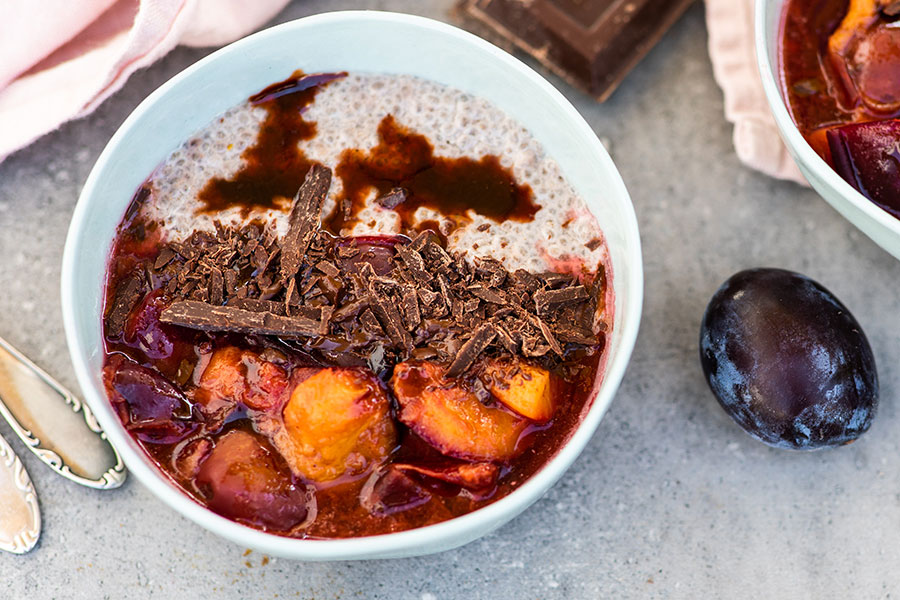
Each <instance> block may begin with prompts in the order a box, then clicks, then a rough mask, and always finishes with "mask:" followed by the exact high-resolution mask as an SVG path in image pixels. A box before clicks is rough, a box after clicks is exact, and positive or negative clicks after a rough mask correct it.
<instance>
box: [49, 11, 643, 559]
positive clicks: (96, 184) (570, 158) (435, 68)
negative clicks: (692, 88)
mask: <svg viewBox="0 0 900 600" xmlns="http://www.w3.org/2000/svg"><path fill="white" fill-rule="evenodd" d="M298 68H299V69H303V70H304V71H306V72H320V71H326V72H327V71H338V70H349V71H358V72H363V71H366V72H382V73H405V74H412V75H418V76H421V77H424V78H428V79H432V80H434V81H438V82H440V83H444V84H447V85H450V86H453V87H456V88H460V89H463V90H466V91H469V92H471V93H473V94H476V95H478V96H481V97H484V98H487V99H489V100H491V101H492V102H494V103H495V104H496V105H497V106H499V107H500V108H501V109H503V110H504V111H506V112H507V113H508V114H510V115H511V116H513V117H515V118H516V119H518V120H519V121H520V122H521V123H523V124H524V125H526V126H527V127H528V128H530V129H531V131H532V133H533V134H534V136H535V137H536V138H537V139H538V140H539V141H540V142H541V143H542V144H543V145H544V147H545V149H546V150H547V151H548V152H549V153H550V155H552V156H553V157H554V158H555V159H556V160H557V162H558V163H559V165H560V167H561V168H562V170H563V172H564V174H565V176H566V177H567V178H568V180H569V181H570V182H571V183H572V185H573V186H574V187H575V189H576V190H577V191H578V192H579V193H580V195H581V196H582V197H584V198H585V199H586V201H587V204H588V206H589V207H590V209H591V210H592V212H594V213H595V214H596V216H597V218H598V220H599V222H600V223H601V225H602V227H603V231H604V234H605V236H606V241H607V244H608V246H609V251H610V254H611V261H612V285H613V289H614V291H615V319H614V324H613V328H612V335H611V345H610V349H609V355H608V361H607V363H606V368H605V374H604V376H603V378H602V382H601V383H600V384H599V385H598V386H597V387H596V388H595V390H594V393H595V398H594V400H593V405H592V407H591V409H590V411H589V413H588V414H587V416H586V418H585V419H584V421H583V422H582V423H581V425H580V426H579V427H578V429H577V430H576V431H575V433H574V434H573V436H572V437H571V439H570V440H569V441H568V442H567V443H566V445H565V446H564V447H563V448H562V449H561V450H560V451H559V452H558V453H557V455H556V456H555V457H554V458H553V459H552V460H551V461H550V462H549V463H548V464H547V465H546V466H545V467H544V468H543V469H541V470H540V471H539V472H538V473H536V474H535V475H534V476H533V477H532V478H531V479H530V480H528V481H527V482H526V483H525V484H523V485H522V486H521V487H520V488H519V489H517V490H516V491H515V492H513V493H512V494H510V495H509V496H507V497H505V498H503V499H501V500H499V501H497V502H495V503H493V504H491V505H489V506H487V507H485V508H482V509H480V510H477V511H475V512H472V513H469V514H467V515H464V516H462V517H459V518H456V519H452V520H450V521H447V522H444V523H440V524H437V525H432V526H429V527H425V528H421V529H414V530H410V531H404V532H400V533H393V534H389V535H382V536H374V537H366V538H356V539H348V540H297V539H288V538H285V537H280V536H276V535H272V534H267V533H263V532H261V531H257V530H254V529H251V528H249V527H245V526H243V525H240V524H238V523H235V522H233V521H229V520H227V519H225V518H223V517H221V516H219V515H217V514H215V513H213V512H212V511H210V510H207V509H206V508H204V507H202V506H201V505H200V504H198V503H197V502H195V501H194V500H192V499H190V498H189V497H188V496H187V495H185V494H184V493H183V492H182V491H180V490H179V489H178V488H177V487H176V486H175V485H173V484H172V483H171V482H170V481H169V480H168V479H167V478H166V477H164V476H163V475H162V474H161V472H160V471H159V470H158V469H157V468H156V467H155V466H154V465H153V463H152V462H151V461H150V460H149V459H148V458H147V456H146V455H145V453H144V452H143V451H142V450H141V449H140V447H139V446H138V445H137V444H136V443H135V441H134V440H133V439H132V438H131V437H130V436H129V435H128V433H127V432H126V431H125V429H124V428H123V427H122V425H121V423H120V422H119V419H118V418H117V417H116V415H115V413H114V412H113V410H112V409H111V406H110V403H109V401H108V400H107V398H106V396H105V394H104V391H103V385H102V382H101V377H100V371H101V366H102V358H103V352H102V348H103V338H102V333H101V320H102V319H101V316H102V313H101V311H102V305H103V287H104V283H103V282H104V273H105V270H106V265H107V259H108V257H109V253H110V248H111V243H112V240H113V237H114V235H115V231H116V226H117V225H118V223H119V221H120V219H121V218H122V215H123V214H124V211H125V208H126V207H127V205H128V203H129V201H130V200H131V197H132V195H133V194H134V192H135V190H136V189H137V187H138V186H139V185H140V184H141V182H143V181H144V179H145V178H146V177H147V176H148V175H149V174H150V173H151V172H152V171H153V169H154V168H155V167H156V166H157V165H158V164H159V163H160V162H161V161H162V160H163V159H164V158H165V157H166V156H167V155H168V154H169V153H170V152H171V151H172V150H174V149H175V148H176V147H178V146H179V145H180V144H182V143H183V142H184V141H185V140H186V139H188V138H189V137H190V136H191V134H192V133H194V132H195V131H196V130H198V129H200V128H201V127H202V126H204V125H206V124H207V123H209V122H210V121H211V120H212V119H213V118H214V117H215V116H216V115H218V114H219V113H221V112H223V111H224V110H226V109H228V108H229V107H231V106H233V105H235V104H238V103H240V102H242V101H244V100H245V99H246V98H247V97H248V96H250V95H251V94H253V93H254V92H256V91H258V90H260V89H262V88H263V87H265V86H266V85H268V84H270V83H272V82H273V81H280V80H281V79H284V77H285V76H286V75H287V74H290V73H291V72H293V71H294V70H295V69H298ZM62 272H63V274H62V304H63V317H64V320H65V328H66V336H67V339H68V343H69V351H70V353H71V356H72V361H73V363H74V366H75V372H76V374H77V377H78V381H79V383H80V384H81V388H82V391H83V392H84V397H85V399H86V400H87V402H88V404H89V405H90V407H91V408H92V409H93V411H94V414H96V416H97V419H98V420H99V422H100V424H101V425H102V426H103V428H104V429H105V430H106V432H107V433H108V434H109V437H110V439H111V440H112V442H113V443H114V444H115V446H116V447H117V448H118V449H119V451H120V452H121V453H122V456H123V458H124V460H125V463H126V465H127V466H128V468H129V469H130V470H131V472H132V473H133V474H134V475H135V476H136V477H137V478H138V479H139V480H140V481H141V482H142V483H143V484H144V485H146V486H147V487H149V488H150V490H151V491H152V492H153V493H155V494H156V495H157V496H158V497H159V498H160V499H162V500H163V501H164V502H165V503H166V504H168V505H169V506H171V507H172V508H174V509H175V510H177V511H178V512H180V513H182V514H183V515H185V516H187V517H188V518H190V519H191V520H193V521H195V522H196V523H199V524H200V525H202V526H204V527H206V528H208V529H210V530H212V531H213V532H215V533H217V534H219V535H222V536H224V537H226V538H228V539H230V540H232V541H234V542H236V543H238V544H241V545H243V546H245V547H250V548H254V549H256V550H259V551H261V552H265V553H268V554H272V555H276V556H283V557H290V558H299V559H308V560H337V559H359V558H389V557H399V556H410V555H417V554H426V553H430V552H438V551H441V550H447V549H450V548H453V547H456V546H459V545H461V544H464V543H467V542H469V541H471V540H474V539H475V538H477V537H479V536H482V535H484V534H485V533H487V532H489V531H491V530H493V529H495V528H497V527H499V526H500V525H502V524H503V523H505V522H507V521H508V520H509V519H511V518H513V517H514V516H515V515H517V514H519V513H520V512H522V511H523V510H525V509H526V508H527V507H528V506H529V505H530V504H532V503H533V502H534V501H535V500H537V499H538V498H539V497H540V496H541V495H542V494H543V493H544V492H545V491H546V490H547V489H548V488H549V487H550V486H551V485H553V483H555V482H556V480H557V479H559V477H560V476H561V475H562V474H563V472H564V471H565V470H566V469H567V468H568V467H569V465H571V464H572V462H573V461H574V460H575V458H576V457H577V456H578V454H579V453H580V452H581V451H582V449H583V448H584V447H585V445H586V444H587V442H588V440H589V439H590V437H591V435H592V434H593V433H594V431H595V430H596V428H597V425H598V424H599V423H600V419H601V418H602V417H603V414H604V413H605V412H606V409H607V407H608V406H609V404H610V402H611V400H612V398H613V395H614V394H615V391H616V388H617V387H618V385H619V382H620V381H621V379H622V375H623V373H624V371H625V366H626V364H627V362H628V359H629V357H630V355H631V351H632V348H633V346H634V342H635V338H636V336H637V331H638V323H639V320H640V315H641V301H642V286H643V270H642V264H641V248H640V239H639V237H638V228H637V221H636V219H635V215H634V210H633V208H632V205H631V201H630V199H629V197H628V192H627V191H626V189H625V186H624V184H623V183H622V179H621V178H620V177H619V174H618V172H617V171H616V168H615V166H614V165H613V162H612V160H611V159H610V157H609V155H608V154H607V152H606V150H605V149H604V148H603V146H602V145H601V144H600V142H599V141H598V139H597V137H596V136H595V135H594V132H593V131H592V130H591V128H590V127H589V126H588V124H587V123H585V121H584V119H583V118H582V117H581V115H579V114H578V112H577V111H576V110H575V109H574V108H573V107H572V105H571V104H570V103H569V102H568V101H567V100H566V99H565V98H564V97H563V96H562V94H560V93H559V92H558V91H557V90H556V89H555V88H553V86H551V85H550V84H549V83H547V81H545V80H544V79H542V78H541V77H540V76H539V75H537V74H536V73H535V72H534V71H532V70H531V69H530V68H528V67H527V66H525V65H524V64H522V63H521V62H519V61H518V60H516V59H514V58H513V57H511V56H510V55H508V54H506V53H505V52H503V51H501V50H499V49H497V48H496V47H494V46H492V45H490V44H488V43H486V42H484V41H483V40H481V39H479V38H477V37H475V36H473V35H470V34H468V33H466V32H464V31H461V30H459V29H456V28H454V27H451V26H449V25H445V24H443V23H439V22H436V21H432V20H429V19H423V18H419V17H412V16H408V15H400V14H392V13H381V12H368V11H365V12H337V13H327V14H321V15H317V16H313V17H308V18H305V19H300V20H297V21H293V22H291V23H285V24H283V25H280V26H278V27H273V28H271V29H268V30H266V31H262V32H260V33H257V34H255V35H252V36H250V37H248V38H246V39H243V40H241V41H239V42H236V43H234V44H232V45H230V46H228V47H226V48H223V49H221V50H219V51H218V52H215V53H214V54H212V55H210V56H208V57H206V58H204V59H203V60H201V61H199V62H198V63H197V64H195V65H193V66H191V67H190V68H188V69H186V70H185V71H184V72H182V73H180V74H178V75H177V76H175V77H174V78H172V79H171V80H170V81H169V82H167V83H166V84H165V85H163V86H162V87H160V88H159V89H158V90H156V91H155V92H154V93H153V94H151V95H150V96H149V97H148V98H147V99H146V100H144V101H143V102H142V103H141V104H140V106H138V107H137V108H136V109H135V110H134V112H133V113H132V114H131V115H130V116H129V117H128V119H127V120H126V121H125V122H124V123H123V124H122V126H121V127H120V128H119V130H118V131H117V132H116V134H115V135H114V136H113V137H112V139H111V140H110V142H109V144H108V145H107V146H106V149H105V150H104V151H103V153H102V154H101V155H100V158H99V159H98V160H97V164H96V165H95V166H94V169H93V170H92V171H91V174H90V176H89V177H88V179H87V182H86V183H85V186H84V189H83V191H82V193H81V198H80V199H79V201H78V205H77V206H76V209H75V214H74V216H73V219H72V224H71V227H70V229H69V234H68V238H67V240H66V248H65V254H64V257H63V268H62Z"/></svg>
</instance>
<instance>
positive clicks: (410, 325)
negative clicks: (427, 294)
mask: <svg viewBox="0 0 900 600" xmlns="http://www.w3.org/2000/svg"><path fill="white" fill-rule="evenodd" d="M401 306H402V307H403V320H404V321H406V328H407V329H408V330H409V331H414V330H415V329H416V327H418V326H419V323H421V322H422V314H421V313H420V312H419V297H418V295H417V294H416V288H414V287H413V286H411V285H408V286H405V287H404V289H403V304H402V305H401Z"/></svg>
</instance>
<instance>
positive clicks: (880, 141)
mask: <svg viewBox="0 0 900 600" xmlns="http://www.w3.org/2000/svg"><path fill="white" fill-rule="evenodd" d="M826 135H827V137H828V146H829V148H830V150H831V162H832V164H833V165H834V170H835V171H837V173H838V175H840V176H841V177H843V178H844V179H845V180H846V181H847V182H848V183H849V184H850V185H852V186H853V187H855V188H856V189H857V190H859V192H860V193H861V194H862V195H863V196H865V197H866V198H868V199H869V200H871V201H872V202H874V203H875V204H877V205H878V206H880V207H881V208H883V209H884V210H886V211H888V212H889V213H891V214H892V215H894V216H895V217H897V218H900V119H892V120H889V121H869V122H866V123H852V124H850V125H842V126H840V127H834V128H832V129H829V130H828V132H827V134H826Z"/></svg>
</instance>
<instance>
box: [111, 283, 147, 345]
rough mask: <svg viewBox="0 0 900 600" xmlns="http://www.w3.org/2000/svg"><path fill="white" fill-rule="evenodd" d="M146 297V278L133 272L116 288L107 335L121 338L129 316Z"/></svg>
mask: <svg viewBox="0 0 900 600" xmlns="http://www.w3.org/2000/svg"><path fill="white" fill-rule="evenodd" d="M143 296H144V277H143V273H142V272H141V271H139V270H135V271H132V272H131V273H130V274H129V275H128V276H127V277H125V279H124V280H123V281H121V282H120V283H119V285H118V286H116V293H115V294H114V295H113V300H112V309H111V310H110V311H109V314H108V315H106V323H105V325H106V332H107V335H113V336H119V335H122V332H123V331H124V329H125V321H126V320H128V315H129V314H131V311H132V310H134V307H135V306H137V303H138V302H139V301H140V299H141V298H143Z"/></svg>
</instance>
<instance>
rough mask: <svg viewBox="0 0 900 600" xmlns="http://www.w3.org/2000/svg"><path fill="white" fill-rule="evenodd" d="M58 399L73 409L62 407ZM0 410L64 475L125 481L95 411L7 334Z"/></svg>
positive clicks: (94, 482)
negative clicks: (18, 348)
mask: <svg viewBox="0 0 900 600" xmlns="http://www.w3.org/2000/svg"><path fill="white" fill-rule="evenodd" d="M60 401H62V402H64V403H65V404H66V405H67V406H68V407H69V410H61V409H62V405H61V404H60ZM0 414H2V415H3V417H4V418H5V419H6V421H7V422H8V423H9V425H10V426H11V427H12V429H13V431H14V432H15V433H16V435H18V436H19V439H21V440H22V442H24V444H25V445H26V446H27V447H28V448H29V449H30V450H31V451H32V452H34V453H35V454H36V455H37V456H38V458H40V459H41V460H42V461H44V463H45V464H47V465H48V466H49V467H50V468H51V469H53V470H54V471H56V472H57V473H58V474H60V475H62V476H63V477H65V478H67V479H69V480H71V481H74V482H75V483H79V484H81V485H85V486H88V487H92V488H97V489H111V488H116V487H119V486H120V485H122V482H123V481H125V475H126V471H125V465H124V463H123V462H122V458H121V457H120V456H119V453H118V452H117V451H116V449H115V448H113V446H112V445H111V444H110V443H109V441H108V440H107V438H106V433H104V432H103V430H102V429H101V428H100V425H99V424H98V423H97V420H96V419H95V418H94V414H93V413H92V412H91V410H90V409H89V408H88V407H87V406H86V405H85V404H83V403H82V402H81V400H79V399H78V398H77V397H76V396H75V395H73V394H72V393H71V392H69V391H68V390H67V389H65V388H64V387H63V386H61V385H60V384H59V383H57V382H56V381H55V380H54V379H53V378H52V377H50V376H49V375H48V374H47V373H45V372H44V371H43V370H42V369H41V368H40V367H38V366H37V365H35V364H34V363H33V362H31V361H30V360H28V358H26V357H25V356H24V355H23V354H22V353H21V352H19V351H18V350H16V349H15V348H13V347H12V346H11V345H10V344H9V342H7V341H6V340H4V339H3V338H0ZM7 447H8V445H7ZM11 452H12V451H11V450H10V452H9V455H10V456H12V454H11ZM16 462H18V459H16ZM19 464H21V463H19ZM21 472H22V473H24V469H22V470H21ZM25 478H26V480H27V475H26V476H25ZM32 493H33V490H32ZM0 506H2V501H0Z"/></svg>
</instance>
